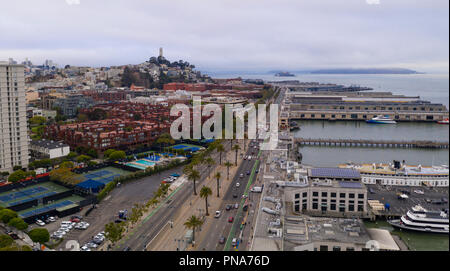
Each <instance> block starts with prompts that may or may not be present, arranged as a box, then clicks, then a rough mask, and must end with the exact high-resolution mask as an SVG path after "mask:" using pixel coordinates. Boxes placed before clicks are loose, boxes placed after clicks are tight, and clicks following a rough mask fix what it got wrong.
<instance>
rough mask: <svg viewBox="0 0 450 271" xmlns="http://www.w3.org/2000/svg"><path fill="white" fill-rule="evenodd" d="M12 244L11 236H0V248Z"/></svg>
mask: <svg viewBox="0 0 450 271" xmlns="http://www.w3.org/2000/svg"><path fill="white" fill-rule="evenodd" d="M13 243H14V240H13V239H12V238H11V236H9V235H6V234H2V235H0V248H4V247H9V246H11V245H12V244H13Z"/></svg>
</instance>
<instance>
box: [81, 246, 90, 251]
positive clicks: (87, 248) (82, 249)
mask: <svg viewBox="0 0 450 271" xmlns="http://www.w3.org/2000/svg"><path fill="white" fill-rule="evenodd" d="M80 251H91V249H90V248H89V247H88V246H86V245H84V246H82V247H81V248H80Z"/></svg>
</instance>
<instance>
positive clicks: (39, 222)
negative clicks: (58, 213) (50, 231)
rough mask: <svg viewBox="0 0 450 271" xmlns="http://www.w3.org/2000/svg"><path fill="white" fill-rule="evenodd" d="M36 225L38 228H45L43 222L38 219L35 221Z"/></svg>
mask: <svg viewBox="0 0 450 271" xmlns="http://www.w3.org/2000/svg"><path fill="white" fill-rule="evenodd" d="M36 224H37V225H39V226H45V222H44V221H42V220H40V219H38V220H36Z"/></svg>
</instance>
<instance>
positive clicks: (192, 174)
mask: <svg viewBox="0 0 450 271" xmlns="http://www.w3.org/2000/svg"><path fill="white" fill-rule="evenodd" d="M198 179H200V173H199V172H198V171H197V170H195V169H193V170H192V171H191V172H190V173H189V175H188V180H190V181H193V182H194V195H197V190H196V189H195V182H196V181H197V180H198Z"/></svg>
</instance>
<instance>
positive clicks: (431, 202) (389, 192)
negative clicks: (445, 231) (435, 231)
mask: <svg viewBox="0 0 450 271" xmlns="http://www.w3.org/2000/svg"><path fill="white" fill-rule="evenodd" d="M367 188H368V190H369V191H370V190H372V192H373V193H370V192H368V193H367V195H368V199H369V200H378V201H380V202H381V203H383V204H386V203H389V205H390V210H386V211H385V212H384V214H387V215H396V216H397V215H404V214H406V212H407V211H408V209H410V208H411V207H413V206H415V205H417V204H420V205H422V207H424V208H425V209H428V210H433V211H438V210H443V209H448V206H449V204H448V187H423V186H422V187H411V186H382V185H378V184H373V185H372V184H371V185H367ZM415 190H416V191H417V192H419V193H420V191H422V192H423V194H421V193H420V194H419V193H417V192H415ZM397 193H401V194H405V195H407V196H408V198H406V199H399V198H398V195H397ZM443 198H445V199H446V201H447V202H442V199H443Z"/></svg>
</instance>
